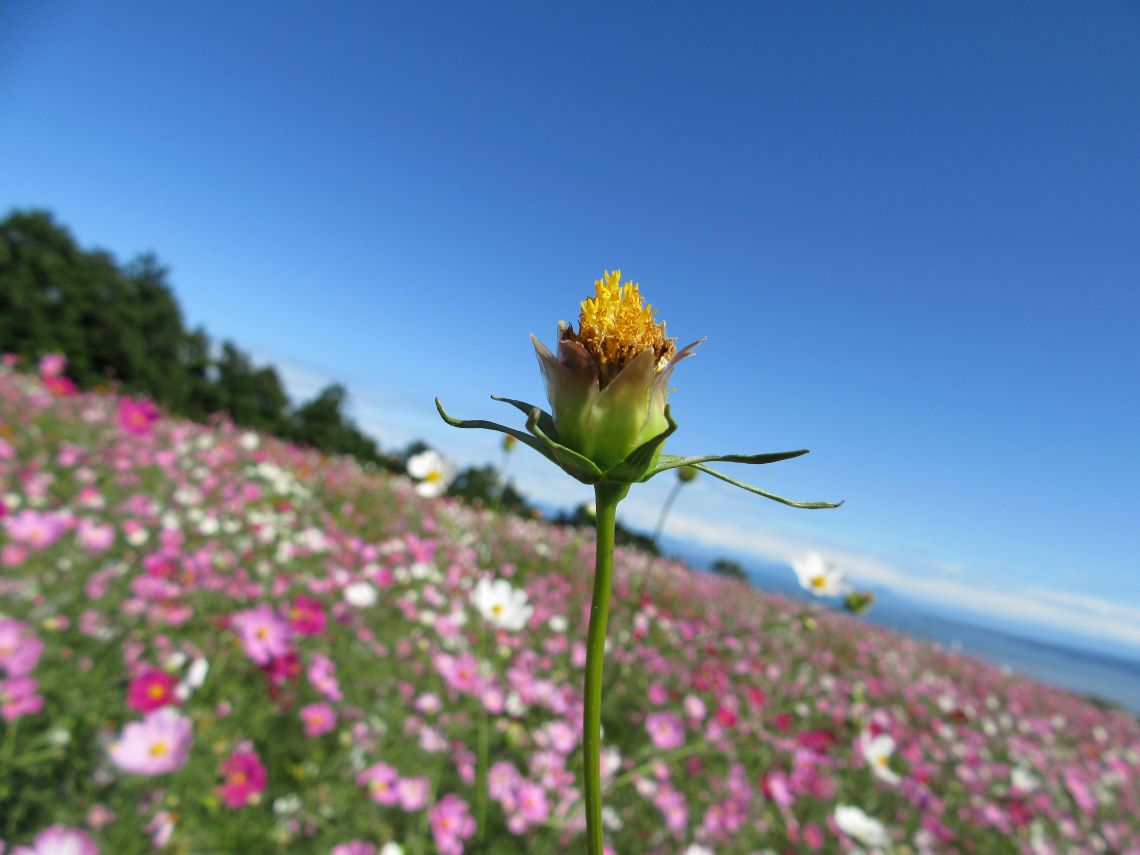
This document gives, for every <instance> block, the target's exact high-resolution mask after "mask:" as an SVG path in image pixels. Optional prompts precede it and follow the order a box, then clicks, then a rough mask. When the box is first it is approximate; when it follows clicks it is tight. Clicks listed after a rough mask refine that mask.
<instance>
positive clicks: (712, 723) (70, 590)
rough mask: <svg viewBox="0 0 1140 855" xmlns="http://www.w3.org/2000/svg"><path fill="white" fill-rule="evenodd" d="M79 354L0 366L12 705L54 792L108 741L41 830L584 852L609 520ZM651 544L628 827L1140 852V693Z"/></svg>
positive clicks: (707, 840)
mask: <svg viewBox="0 0 1140 855" xmlns="http://www.w3.org/2000/svg"><path fill="white" fill-rule="evenodd" d="M63 368H64V363H63V360H62V359H60V358H52V359H49V360H46V361H45V364H44V366H43V367H42V369H41V371H40V376H38V377H34V376H27V375H19V374H16V373H14V372H12V371H10V370H8V369H7V368H4V367H0V424H3V425H6V426H7V425H10V426H11V427H12V430H11V431H0V434H3V435H2V436H0V496H2V497H3V499H2V502H3V504H2V505H0V526H2V530H0V539H2V541H3V542H2V543H0V563H2V564H3V566H4V573H3V574H0V610H2V611H3V613H4V615H5V617H0V736H2V735H3V732H4V728H5V726H6V725H9V724H10V723H13V722H14V721H15V719H17V718H20V719H26V720H21V721H20V722H19V725H18V729H17V732H16V737H17V738H15V739H14V740H13V741H12V743H11V747H12V749H13V752H14V762H17V763H20V764H23V765H22V766H21V768H23V769H26V770H28V774H29V775H39V777H38V779H36V780H35V782H34V785H31V784H30V785H29V786H27V787H24V788H23V789H22V791H21V792H20V793H17V794H15V795H14V796H12V797H11V798H15V799H17V800H19V799H22V798H27V799H28V802H29V803H28V804H27V805H19V806H18V807H25V808H27V809H28V810H29V811H31V810H36V811H37V814H36V815H39V816H45V814H44V813H43V811H42V805H40V804H39V803H37V802H36V801H35V799H33V798H32V795H25V794H35V793H37V792H38V793H44V792H51V793H55V792H57V781H58V780H60V779H61V778H62V777H63V776H65V775H66V774H67V773H68V767H67V764H69V763H73V762H82V763H83V764H84V765H85V768H90V769H92V770H93V772H92V774H90V775H88V774H83V775H79V776H76V777H75V779H74V780H73V781H72V782H71V784H70V785H69V790H68V795H67V796H66V797H65V798H61V799H60V804H58V805H53V806H52V810H53V813H52V814H51V815H50V820H49V819H45V820H43V822H42V825H40V826H34V827H31V828H29V827H27V825H28V823H26V822H25V823H24V824H23V825H20V826H19V827H14V826H15V823H14V822H13V824H12V825H5V823H6V822H12V820H10V819H9V817H10V816H14V815H15V813H14V812H13V813H10V814H6V815H3V816H0V837H6V838H8V840H7V842H8V844H9V855H10V852H11V851H17V852H20V853H21V855H49V853H50V855H56V852H57V850H59V849H62V851H66V852H68V853H69V855H73V853H74V855H91V853H92V852H97V851H98V846H97V841H103V849H104V851H109V849H112V848H113V849H119V848H122V846H123V845H124V844H123V842H122V841H124V840H128V839H133V840H136V841H139V842H144V843H145V841H146V840H148V839H149V841H150V842H151V844H152V845H153V846H154V847H155V848H156V849H162V848H164V847H166V848H170V849H172V850H173V849H182V850H186V851H234V848H235V847H237V848H240V849H242V851H255V850H256V849H257V847H258V846H259V845H260V844H261V843H262V842H263V841H272V842H273V845H274V846H278V847H280V848H282V849H283V850H284V849H289V850H290V851H292V850H293V849H297V850H299V851H312V852H321V853H326V852H329V851H330V850H331V851H332V852H333V853H334V855H397V853H399V852H401V851H426V850H428V849H433V846H434V849H433V851H438V852H442V853H447V855H459V853H462V852H464V851H471V850H472V848H473V845H472V839H473V837H474V836H475V833H476V828H475V823H476V821H477V819H476V816H475V814H479V815H482V812H483V809H484V808H485V810H486V815H487V819H488V824H487V827H486V828H485V829H484V832H485V834H486V836H487V838H488V840H487V843H488V848H489V849H491V850H492V851H549V850H554V849H562V850H566V851H578V850H579V849H580V848H581V846H580V844H581V834H582V831H583V820H582V807H581V804H582V793H581V791H580V782H579V779H580V773H581V765H580V762H581V761H580V755H579V752H580V749H581V731H580V724H579V722H580V721H581V713H582V694H581V683H580V674H581V668H582V665H583V663H584V659H585V647H584V645H583V644H582V641H581V639H582V637H583V635H584V631H585V629H584V628H585V625H586V623H587V621H588V618H589V615H588V603H589V578H588V574H583V573H580V572H577V570H576V568H580V567H583V566H589V562H590V561H591V560H592V553H593V544H592V543H591V542H590V541H589V538H588V537H584V536H583V535H582V533H581V532H579V531H576V530H574V529H571V528H560V527H551V526H548V525H545V524H542V523H539V522H535V521H528V520H521V519H516V518H513V517H510V516H507V515H496V516H493V517H492V516H491V515H489V514H487V513H485V512H481V511H478V510H475V509H472V508H468V507H465V506H462V505H458V504H455V503H453V502H451V501H450V500H438V501H435V502H432V503H430V504H426V503H424V502H421V501H420V499H419V498H418V497H417V495H416V493H415V489H414V486H413V485H412V484H410V483H409V482H407V481H406V480H403V479H400V478H395V479H388V478H384V477H381V476H379V475H377V474H375V473H372V472H369V471H366V470H364V469H363V468H362V467H360V466H358V465H357V464H355V463H354V462H352V461H351V460H347V459H336V460H328V459H324V458H322V457H321V456H320V455H317V454H315V453H313V452H311V451H307V450H304V449H300V448H296V447H293V446H289V445H287V444H284V443H279V442H276V441H274V440H272V439H269V438H267V437H263V436H257V435H253V434H250V433H248V432H245V431H242V430H240V429H238V428H237V427H235V426H233V425H232V424H229V423H228V422H226V421H225V420H215V422H214V423H213V424H211V425H210V426H200V425H192V424H188V423H186V422H181V421H178V420H176V419H169V418H157V412H156V411H154V410H153V409H152V407H151V405H149V404H148V403H146V402H140V401H137V400H125V399H115V398H111V397H107V396H102V395H94V394H92V395H88V394H70V393H68V394H56V393H55V390H60V389H64V384H60V383H58V382H57V381H52V380H51V378H60V377H62V371H63ZM48 381H51V382H48ZM646 566H647V562H646V559H645V556H644V555H642V554H640V553H635V552H627V551H625V550H620V549H619V551H618V555H617V562H616V567H615V587H616V596H615V606H614V613H613V615H612V627H613V631H612V632H611V634H610V639H609V652H608V658H607V673H608V674H609V675H610V682H609V683H608V684H607V689H606V691H607V698H606V704H605V712H604V715H605V720H604V725H605V751H604V754H603V778H604V781H605V782H606V784H605V787H606V792H607V806H608V808H609V810H608V811H607V834H608V835H609V837H610V840H611V849H610V850H609V851H610V852H615V851H616V852H644V853H646V855H675V853H685V855H708V853H711V852H714V851H716V852H738V851H745V852H765V851H776V852H783V851H796V852H816V851H819V852H830V851H842V852H846V851H852V850H855V849H857V848H858V849H862V850H863V851H874V850H876V849H878V850H880V851H887V850H888V849H889V848H891V847H895V848H900V849H901V848H903V847H906V848H907V849H909V850H910V851H912V852H914V853H916V855H943V853H954V852H958V851H963V850H965V849H966V848H968V847H971V846H972V847H973V848H974V849H975V850H976V851H978V852H986V851H1006V849H1008V850H1009V851H1010V852H1011V855H1043V853H1046V852H1063V851H1082V852H1083V851H1090V852H1091V851H1106V852H1118V853H1127V855H1140V851H1137V850H1136V848H1135V846H1134V844H1133V841H1134V840H1135V839H1137V837H1138V835H1140V820H1137V817H1140V775H1138V774H1137V771H1136V770H1137V769H1138V768H1140V724H1138V723H1137V720H1136V719H1135V717H1131V716H1128V715H1124V714H1122V713H1119V712H1117V711H1113V710H1108V709H1103V708H1097V707H1095V706H1093V705H1091V704H1088V703H1086V702H1084V701H1082V700H1080V699H1077V698H1074V697H1072V696H1069V695H1066V694H1064V693H1062V692H1058V691H1056V690H1053V689H1050V688H1047V687H1044V686H1041V685H1039V684H1036V683H1033V682H1031V681H1028V680H1023V679H1020V678H1017V677H1013V676H1009V675H1005V674H1002V673H1001V672H1000V671H998V670H997V669H995V668H992V667H990V666H987V665H985V664H983V663H980V662H975V661H972V660H967V659H961V658H959V657H955V656H951V655H948V654H946V653H945V652H943V651H940V650H937V649H934V648H931V647H930V646H929V645H926V644H922V643H919V642H917V641H914V640H912V639H907V638H903V637H900V636H897V635H893V634H890V633H887V632H885V631H883V630H879V629H876V628H874V627H871V626H868V625H866V624H862V623H857V622H853V621H851V620H850V619H849V618H847V617H844V616H841V615H832V614H828V613H825V612H820V611H818V610H811V611H809V612H808V613H805V612H804V607H803V606H801V605H798V604H795V603H792V602H790V601H786V600H782V599H780V598H777V597H770V596H766V595H762V594H759V593H750V592H748V591H747V590H745V589H743V588H741V587H740V586H738V585H730V584H727V583H725V582H723V581H722V580H718V579H714V578H711V577H708V576H705V575H703V574H696V573H693V572H691V571H689V570H688V569H687V568H685V567H684V566H683V565H681V564H679V563H677V562H671V561H665V560H657V561H655V562H653V563H652V564H651V565H649V569H648V571H647V570H646ZM647 572H648V575H649V577H650V578H649V579H648V580H647V579H646V578H645V576H644V575H643V574H646V573H647ZM489 579H495V580H500V581H501V580H510V581H509V583H504V584H497V583H493V584H489V583H488V580H489ZM647 581H648V582H651V584H647ZM480 585H482V588H480ZM639 591H644V593H643V594H641V596H638V595H637V592H639ZM512 604H514V605H517V606H518V610H519V612H520V613H522V612H524V611H525V614H526V620H525V621H520V622H517V623H515V622H513V621H512V622H510V625H511V626H516V625H517V626H518V627H519V628H518V629H509V628H506V622H505V621H504V619H503V618H502V609H506V610H509V609H510V608H512V607H513V605H512ZM520 604H521V605H520ZM496 606H502V609H500V610H498V611H497V610H496ZM809 617H810V620H808V619H807V618H809ZM77 697H82V700H83V702H82V704H78V705H77V704H76V698H77ZM7 732H8V733H11V732H12V731H7ZM483 745H487V746H489V747H488V749H487V750H486V751H484V750H483V749H482V747H481V746H483ZM64 746H66V747H64ZM40 770H42V771H40ZM484 779H485V780H486V787H487V792H486V794H482V793H480V792H479V787H480V785H481V782H482V781H483V780H484ZM27 815H29V816H30V815H31V813H28V814H27ZM49 822H62V823H66V824H65V825H54V826H51V827H49V828H44V827H43V826H45V825H48V824H49ZM378 829H383V831H382V832H381V835H382V836H380V837H377V836H376V835H377V830H378ZM1011 841H1012V842H1011ZM130 845H132V846H133V845H134V844H130ZM13 847H15V848H14V849H13ZM1003 847H1005V848H1003ZM1130 847H1131V848H1130Z"/></svg>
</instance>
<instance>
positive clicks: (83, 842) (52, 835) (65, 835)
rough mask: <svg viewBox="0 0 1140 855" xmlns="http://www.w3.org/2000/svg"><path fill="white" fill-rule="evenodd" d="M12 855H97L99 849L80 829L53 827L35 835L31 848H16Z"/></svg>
mask: <svg viewBox="0 0 1140 855" xmlns="http://www.w3.org/2000/svg"><path fill="white" fill-rule="evenodd" d="M12 855H99V847H98V845H97V844H96V843H95V841H94V840H92V839H91V837H90V836H89V835H88V834H87V832H86V831H83V830H82V829H80V828H67V827H65V826H62V825H53V826H51V827H49V828H45V829H44V830H43V831H41V832H40V833H39V834H37V835H36V839H35V841H33V843H32V845H31V846H17V847H16V848H15V849H13V850H12Z"/></svg>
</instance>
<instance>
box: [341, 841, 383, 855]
mask: <svg viewBox="0 0 1140 855" xmlns="http://www.w3.org/2000/svg"><path fill="white" fill-rule="evenodd" d="M329 855H376V847H375V846H373V845H372V844H371V843H365V842H364V841H363V840H350V841H348V843H342V844H340V845H339V846H334V847H333V848H332V852H330V853H329Z"/></svg>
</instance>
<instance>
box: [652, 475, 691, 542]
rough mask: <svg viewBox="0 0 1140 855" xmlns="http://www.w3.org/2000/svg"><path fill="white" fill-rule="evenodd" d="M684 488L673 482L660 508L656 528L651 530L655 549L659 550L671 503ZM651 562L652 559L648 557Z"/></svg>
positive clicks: (678, 481) (682, 482) (671, 506)
mask: <svg viewBox="0 0 1140 855" xmlns="http://www.w3.org/2000/svg"><path fill="white" fill-rule="evenodd" d="M684 486H685V482H684V481H682V480H681V479H680V478H677V479H676V480H675V481H674V482H673V489H672V490H670V491H669V496H668V498H666V499H665V504H663V505H662V506H661V514H660V515H659V516H658V517H657V527H656V528H655V529H653V542H654V543H655V544H657V548H658V549H660V548H661V533H662V532H663V531H665V520H666V519H668V517H669V511H670V510H672V508H673V503H674V502H675V501H677V494H678V493H680V492H681V488H682V487H684ZM650 560H651V561H652V557H650Z"/></svg>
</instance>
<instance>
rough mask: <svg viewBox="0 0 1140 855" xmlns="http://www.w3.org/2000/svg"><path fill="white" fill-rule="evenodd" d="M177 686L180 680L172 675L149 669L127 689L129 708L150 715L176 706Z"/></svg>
mask: <svg viewBox="0 0 1140 855" xmlns="http://www.w3.org/2000/svg"><path fill="white" fill-rule="evenodd" d="M177 686H178V680H176V679H175V678H174V677H173V676H171V675H170V674H167V673H166V672H165V671H159V670H158V669H157V668H147V669H146V670H145V671H143V673H142V674H140V675H139V676H138V677H136V678H135V679H134V680H132V681H131V685H130V686H129V687H128V688H127V706H128V707H130V708H131V709H133V710H138V711H139V712H144V713H148V712H153V711H154V710H157V709H160V708H162V707H165V706H167V705H169V704H174V703H176V702H177V698H176V697H175V696H174V690H175V688H177Z"/></svg>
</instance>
